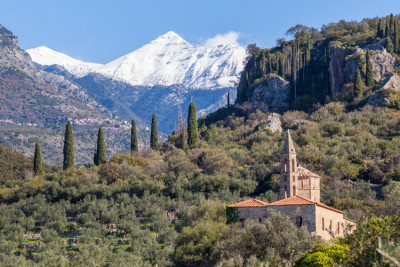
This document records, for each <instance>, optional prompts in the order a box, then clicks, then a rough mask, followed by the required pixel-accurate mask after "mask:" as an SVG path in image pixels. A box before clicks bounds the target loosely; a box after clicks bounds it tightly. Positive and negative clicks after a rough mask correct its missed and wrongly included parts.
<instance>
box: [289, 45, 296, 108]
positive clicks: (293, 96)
mask: <svg viewBox="0 0 400 267" xmlns="http://www.w3.org/2000/svg"><path fill="white" fill-rule="evenodd" d="M296 58H297V56H296V43H295V41H293V42H292V65H291V72H290V75H291V78H290V91H291V92H290V97H291V99H292V101H296V82H297V69H296V65H297V64H296V63H297V62H296Z"/></svg>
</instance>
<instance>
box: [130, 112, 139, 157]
mask: <svg viewBox="0 0 400 267" xmlns="http://www.w3.org/2000/svg"><path fill="white" fill-rule="evenodd" d="M137 151H139V147H138V138H137V132H136V122H135V120H132V126H131V154H132V153H133V152H137Z"/></svg>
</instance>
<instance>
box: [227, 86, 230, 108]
mask: <svg viewBox="0 0 400 267" xmlns="http://www.w3.org/2000/svg"><path fill="white" fill-rule="evenodd" d="M230 106H231V90H228V96H227V107H228V108H229V107H230Z"/></svg>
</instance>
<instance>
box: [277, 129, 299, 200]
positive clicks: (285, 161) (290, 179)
mask: <svg viewBox="0 0 400 267" xmlns="http://www.w3.org/2000/svg"><path fill="white" fill-rule="evenodd" d="M280 173H281V175H280V191H279V199H284V198H285V197H292V196H295V195H297V190H298V188H297V180H298V171H297V159H296V150H295V149H294V145H293V141H292V137H291V136H290V132H289V130H288V131H287V136H286V139H285V143H284V144H283V148H282V152H281V172H280Z"/></svg>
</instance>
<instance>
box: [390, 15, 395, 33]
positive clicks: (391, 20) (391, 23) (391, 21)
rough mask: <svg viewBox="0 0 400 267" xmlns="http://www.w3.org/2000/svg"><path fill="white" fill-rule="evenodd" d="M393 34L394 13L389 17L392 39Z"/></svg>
mask: <svg viewBox="0 0 400 267" xmlns="http://www.w3.org/2000/svg"><path fill="white" fill-rule="evenodd" d="M393 33H394V17H393V13H391V14H390V17H389V35H390V37H393Z"/></svg>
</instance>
